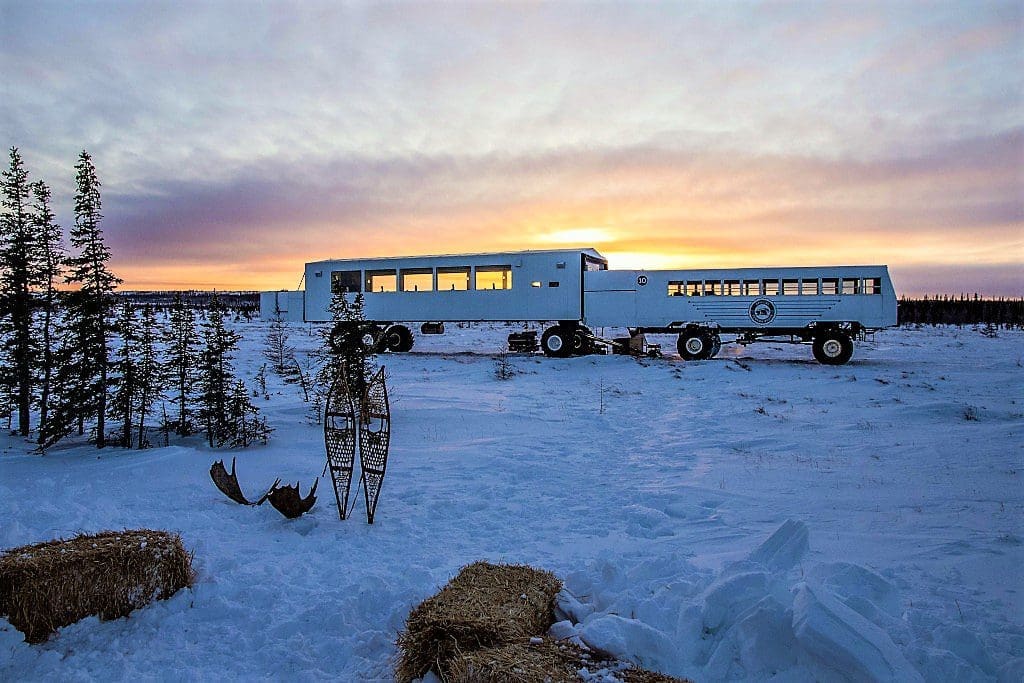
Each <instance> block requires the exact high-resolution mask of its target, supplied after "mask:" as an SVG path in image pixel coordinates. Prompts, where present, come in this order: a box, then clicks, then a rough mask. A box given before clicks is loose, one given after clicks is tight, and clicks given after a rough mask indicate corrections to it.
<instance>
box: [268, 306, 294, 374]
mask: <svg viewBox="0 0 1024 683" xmlns="http://www.w3.org/2000/svg"><path fill="white" fill-rule="evenodd" d="M288 338H289V333H288V323H286V322H285V321H284V318H282V317H281V313H280V311H275V313H274V317H273V318H271V319H270V326H269V327H268V328H267V336H266V338H265V339H264V340H263V357H264V358H266V359H267V360H268V361H270V365H271V366H272V367H273V368H274V372H276V373H277V374H278V375H280V376H281V377H286V378H287V377H290V376H291V373H292V372H293V367H292V364H293V361H294V355H295V347H294V346H292V345H291V344H289V343H288Z"/></svg>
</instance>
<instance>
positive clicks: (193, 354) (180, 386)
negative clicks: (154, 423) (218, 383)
mask: <svg viewBox="0 0 1024 683" xmlns="http://www.w3.org/2000/svg"><path fill="white" fill-rule="evenodd" d="M170 323H171V324H170V327H169V329H168V331H167V337H166V339H165V342H166V345H167V353H168V356H169V359H168V360H169V366H170V367H169V368H168V371H169V373H170V374H171V375H172V378H173V381H174V397H173V398H172V399H171V402H172V403H175V404H177V406H178V418H177V421H176V426H175V432H177V434H178V435H179V436H188V435H189V434H191V433H192V418H191V411H190V408H189V406H190V404H191V402H192V384H193V381H194V380H195V376H196V365H197V363H198V360H199V359H198V350H197V342H196V316H195V313H194V312H193V311H192V309H191V308H190V307H189V306H187V305H185V301H184V300H183V299H182V297H181V294H180V293H178V294H175V295H174V303H173V304H171V314H170Z"/></svg>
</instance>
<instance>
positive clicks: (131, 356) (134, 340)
mask: <svg viewBox="0 0 1024 683" xmlns="http://www.w3.org/2000/svg"><path fill="white" fill-rule="evenodd" d="M138 324H139V322H138V319H137V318H136V317H135V310H134V309H133V308H132V305H131V303H129V302H127V301H125V302H124V304H122V306H121V309H120V311H119V315H118V317H117V322H116V323H115V326H116V329H117V333H118V336H119V337H120V342H121V343H120V345H119V346H118V347H117V349H116V350H115V351H114V362H113V363H112V364H111V370H112V371H113V372H112V375H113V377H112V379H111V384H112V386H113V388H114V391H113V394H112V395H111V397H110V405H109V409H110V416H111V417H112V418H114V419H116V420H120V422H121V431H120V432H119V435H118V436H119V441H120V445H121V447H122V448H131V447H132V426H133V425H134V412H133V411H134V408H135V403H136V396H137V395H138V391H139V387H138V377H139V364H138V356H139V350H138V344H139V339H138V329H137V328H138Z"/></svg>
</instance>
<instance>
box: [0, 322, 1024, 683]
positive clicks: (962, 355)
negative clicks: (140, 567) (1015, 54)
mask: <svg viewBox="0 0 1024 683" xmlns="http://www.w3.org/2000/svg"><path fill="white" fill-rule="evenodd" d="M307 327H308V326H295V327H294V329H293V338H292V342H293V343H295V344H296V345H297V346H299V347H300V350H308V349H311V348H312V347H313V346H315V344H316V339H315V337H312V336H310V335H309V334H308V333H307ZM239 329H240V331H242V332H243V334H244V335H245V339H244V341H243V348H242V352H241V354H240V358H239V363H238V365H239V370H240V371H241V374H242V375H243V376H245V377H249V378H251V377H252V376H253V375H254V374H255V373H256V371H257V370H258V368H259V366H260V365H261V364H262V360H261V359H260V358H259V353H258V351H259V348H260V343H261V338H262V334H263V329H264V326H263V325H262V324H260V323H252V324H241V325H239ZM513 329H514V328H513ZM508 331H511V330H510V329H506V328H505V327H503V326H493V327H491V326H481V327H472V328H468V329H459V328H456V327H454V326H449V333H448V334H447V335H445V336H442V337H422V336H420V337H418V338H417V341H416V347H415V348H414V349H413V352H412V353H410V354H404V355H385V356H381V357H379V359H380V360H381V361H382V362H384V363H385V364H386V365H387V368H388V372H389V374H390V377H391V379H390V381H389V390H390V392H391V397H392V411H393V424H394V431H393V438H392V450H391V459H390V462H389V465H388V475H387V478H386V480H385V484H384V489H383V492H382V494H381V502H380V505H379V507H378V511H377V518H376V522H375V524H374V525H373V526H368V525H366V523H365V514H364V512H363V508H362V505H363V501H362V497H361V495H360V496H358V497H356V496H355V491H353V498H354V499H355V500H356V509H355V512H354V514H353V516H352V518H351V519H349V520H347V521H344V522H341V521H339V520H338V518H337V511H336V509H335V507H334V500H333V492H332V491H331V486H330V482H329V480H327V481H324V482H321V485H320V489H319V491H318V495H319V501H318V503H317V505H316V506H315V507H314V508H313V510H312V511H311V512H310V513H309V514H307V515H305V516H304V517H302V518H300V519H297V520H292V521H289V520H285V519H283V518H282V517H281V516H280V515H279V514H278V513H277V512H276V511H274V510H273V509H272V508H270V507H269V506H263V507H261V508H255V509H251V508H245V507H241V506H238V505H236V504H234V503H232V502H231V501H229V500H227V499H226V498H225V497H223V496H222V495H221V494H220V493H219V492H218V491H217V490H216V488H215V487H214V486H213V484H212V482H211V481H210V480H209V476H208V470H209V466H210V464H211V463H212V462H213V461H214V460H217V459H220V458H225V459H230V457H232V456H233V455H235V456H237V457H238V477H239V481H240V483H241V485H242V488H243V490H244V491H245V492H246V494H247V495H250V496H256V495H258V494H260V493H262V492H263V490H265V488H266V487H267V486H269V485H270V483H271V482H273V480H274V479H275V478H277V477H281V478H282V479H283V481H284V482H285V483H294V482H296V481H299V482H300V486H301V492H302V493H303V494H304V493H305V492H306V491H307V490H308V488H309V486H311V485H312V483H313V480H314V478H315V477H316V476H317V475H319V474H320V472H321V470H322V468H323V459H324V455H323V444H322V432H321V431H320V428H319V427H317V426H315V425H310V424H308V423H307V422H306V420H305V414H306V405H305V404H303V403H302V400H301V394H300V392H299V390H298V389H297V388H296V387H292V386H288V385H284V384H281V383H280V382H279V381H278V380H277V379H276V378H274V379H272V380H271V383H270V386H271V389H272V396H271V400H269V401H263V400H262V399H260V408H261V409H262V410H264V411H265V412H266V414H267V416H268V421H269V422H270V424H271V426H273V427H275V428H276V430H277V431H276V432H275V433H274V435H273V437H272V440H271V443H270V445H269V446H266V447H256V448H253V449H250V450H247V451H237V452H232V451H210V450H209V449H207V448H206V447H205V446H204V445H203V444H202V442H201V440H200V439H199V438H195V439H190V440H187V441H185V442H179V443H177V444H176V445H172V446H171V447H170V448H162V449H154V450H149V451H143V452H137V451H131V452H126V451H121V450H118V449H112V448H108V449H105V450H104V451H101V452H97V451H96V449H94V448H91V447H88V446H81V445H75V446H69V447H64V448H61V449H57V450H54V451H53V452H51V453H50V454H48V455H47V456H46V457H44V458H39V457H36V456H31V455H26V454H25V452H26V447H25V446H24V445H23V443H22V442H21V441H19V440H18V439H15V438H12V437H7V436H4V437H0V520H3V524H2V526H0V548H6V547H11V546H15V545H21V544H25V543H30V542H35V541H39V540H43V539H47V538H53V537H56V536H69V535H72V534H74V533H78V532H80V531H99V530H102V529H119V528H125V527H129V528H130V527H143V526H149V527H153V528H163V529H169V530H172V531H177V532H179V533H181V535H182V537H183V539H184V541H185V544H186V547H188V548H189V549H191V550H194V551H195V567H196V569H197V571H198V574H199V580H198V581H197V584H196V586H195V587H194V588H193V589H192V590H191V591H183V592H181V593H179V594H178V595H176V596H174V597H173V598H172V599H170V600H168V601H164V602H159V603H156V604H154V605H151V606H149V607H147V608H145V609H142V610H138V611H137V612H135V613H133V614H132V615H131V617H129V618H128V619H121V620H116V621H112V622H105V623H100V622H98V621H97V620H96V619H87V620H84V621H83V622H79V623H78V624H74V625H72V626H69V627H67V628H65V629H62V630H61V631H60V633H59V635H58V636H56V637H54V638H53V639H51V640H50V641H49V642H48V643H46V644H45V645H42V646H35V647H30V646H27V645H25V644H24V643H22V642H20V641H21V638H20V634H18V633H17V632H12V629H11V628H10V627H9V625H7V624H6V622H3V621H0V677H2V678H6V679H12V680H43V679H52V678H61V679H62V680H78V679H81V680H85V679H92V678H98V677H103V678H113V679H126V678H142V679H170V680H177V679H186V678H187V679H199V680H206V679H211V678H220V679H229V680H241V679H266V678H280V677H284V676H287V677H289V678H294V679H297V680H314V679H322V678H324V677H331V678H336V679H341V680H389V679H390V671H391V665H392V662H393V659H394V656H395V646H394V638H395V634H396V632H397V631H398V630H399V629H400V628H401V627H402V624H403V622H404V619H405V617H406V615H407V614H408V611H409V610H410V609H411V608H412V607H413V606H415V605H416V604H417V603H418V602H419V601H421V600H422V599H424V598H425V597H427V596H428V595H430V594H432V593H433V592H435V591H436V590H437V589H438V588H439V587H440V586H441V585H442V584H443V583H445V582H446V581H447V580H448V579H449V578H450V577H451V576H452V575H454V574H455V573H456V572H457V570H458V568H459V567H461V566H463V565H465V564H467V563H469V562H471V561H474V560H477V559H487V560H490V561H497V562H517V563H520V562H522V563H528V564H532V565H535V566H538V567H543V568H546V569H550V570H552V571H554V572H555V573H556V574H558V575H559V576H561V577H562V578H563V579H564V580H565V582H566V591H565V592H564V593H563V595H562V596H561V599H560V610H561V615H560V616H561V617H564V619H563V620H562V621H560V622H559V623H558V624H556V625H555V627H554V629H553V635H557V636H560V637H579V638H582V639H583V640H585V641H586V642H589V643H591V644H592V645H595V646H597V647H601V648H602V649H606V650H609V651H610V652H612V653H613V654H617V655H620V656H623V657H626V658H629V659H631V660H632V661H635V662H637V663H640V664H642V665H644V666H646V667H649V668H654V669H658V670H661V671H665V672H667V673H672V674H676V675H682V676H688V677H691V678H693V679H695V680H699V681H703V680H738V679H748V680H768V679H772V680H779V681H811V680H822V681H829V680H920V679H924V680H929V681H940V680H1021V673H1022V672H1024V659H1022V658H1024V626H1022V624H1024V618H1022V615H1024V600H1022V594H1021V589H1022V588H1024V585H1022V579H1021V578H1020V571H1019V568H1020V566H1021V564H1022V560H1024V548H1022V538H1024V529H1022V519H1024V517H1022V513H1024V494H1022V488H1021V467H1022V464H1024V461H1022V445H1024V441H1022V438H1021V436H1022V434H1021V432H1022V423H1024V407H1022V406H1024V392H1022V390H1021V387H1022V386H1024V382H1022V379H1024V370H1022V369H1021V357H1022V356H1024V352H1021V351H1020V349H1021V348H1022V344H1021V342H1022V341H1024V334H1021V333H1018V332H1003V333H1001V336H1000V337H999V338H997V339H988V338H985V337H983V336H981V335H980V334H978V333H977V332H973V331H971V330H969V329H965V330H956V329H938V330H893V331H888V332H885V333H880V334H879V335H877V337H876V339H875V340H874V341H873V342H869V343H866V344H861V345H858V348H857V351H856V353H855V355H854V359H853V361H852V362H851V363H850V364H849V365H846V366H841V367H826V366H821V365H818V364H817V363H815V362H814V361H813V360H812V359H811V357H810V350H809V348H807V347H795V346H789V345H773V344H770V343H765V344H758V345H754V346H751V347H748V348H746V349H743V348H741V347H734V346H726V347H724V348H723V351H722V354H721V356H720V357H719V358H717V359H714V360H712V361H707V362H703V363H684V362H682V361H680V360H679V359H678V357H676V356H674V354H672V353H671V351H670V350H671V349H673V348H674V341H673V339H672V338H671V337H665V338H663V339H655V341H660V342H662V343H663V348H664V349H665V350H666V353H667V357H666V358H665V359H662V360H657V361H647V360H644V361H636V360H633V359H629V358H625V357H618V356H595V357H587V358H576V359H565V360H560V359H547V358H543V357H525V356H516V357H514V358H513V361H512V362H513V365H514V367H515V370H516V376H515V377H513V378H512V379H511V380H508V381H504V382H501V381H498V380H496V379H495V378H494V372H493V371H494V360H493V358H492V357H491V356H490V355H488V353H493V352H494V351H496V350H497V349H498V348H499V347H500V346H501V345H502V344H503V342H504V337H505V335H506V334H507V333H508ZM971 415H973V417H974V418H976V419H969V416H971Z"/></svg>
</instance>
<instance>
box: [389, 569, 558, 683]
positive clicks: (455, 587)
mask: <svg viewBox="0 0 1024 683" xmlns="http://www.w3.org/2000/svg"><path fill="white" fill-rule="evenodd" d="M561 589H562V582H561V581H559V580H558V578H556V577H555V575H554V574H552V573H551V572H546V571H542V570H539V569H534V568H532V567H527V566H524V565H495V564H489V563H487V562H474V563H473V564H471V565H468V566H466V567H464V568H463V569H462V571H461V572H459V574H458V576H456V577H455V578H454V579H452V580H451V581H449V582H448V585H447V586H445V587H444V588H443V589H441V591H440V592H439V593H438V594H437V595H434V596H433V597H430V598H427V599H426V600H424V601H423V602H422V603H421V604H420V605H419V606H418V607H416V609H414V610H413V611H412V612H411V613H410V614H409V618H408V619H407V620H406V623H405V626H406V630H405V632H404V633H402V634H401V635H400V636H399V637H398V647H399V649H400V650H401V656H400V659H399V662H398V666H397V667H396V669H395V677H396V679H397V680H398V682H399V683H409V682H410V681H412V680H413V679H416V678H419V677H421V676H423V675H424V674H425V673H427V671H430V670H431V669H434V670H435V671H437V672H438V673H439V674H441V675H442V677H445V674H446V672H447V670H448V665H449V663H450V661H451V660H452V659H453V658H454V657H455V656H457V655H458V654H459V653H460V652H462V651H467V650H476V649H479V648H483V647H491V646H495V645H500V644H502V643H507V642H510V641H513V640H522V639H523V638H527V639H528V638H529V637H530V636H532V635H536V634H538V633H544V632H545V631H547V629H548V627H549V626H551V624H552V622H553V611H554V604H555V596H556V595H558V591H560V590H561Z"/></svg>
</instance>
